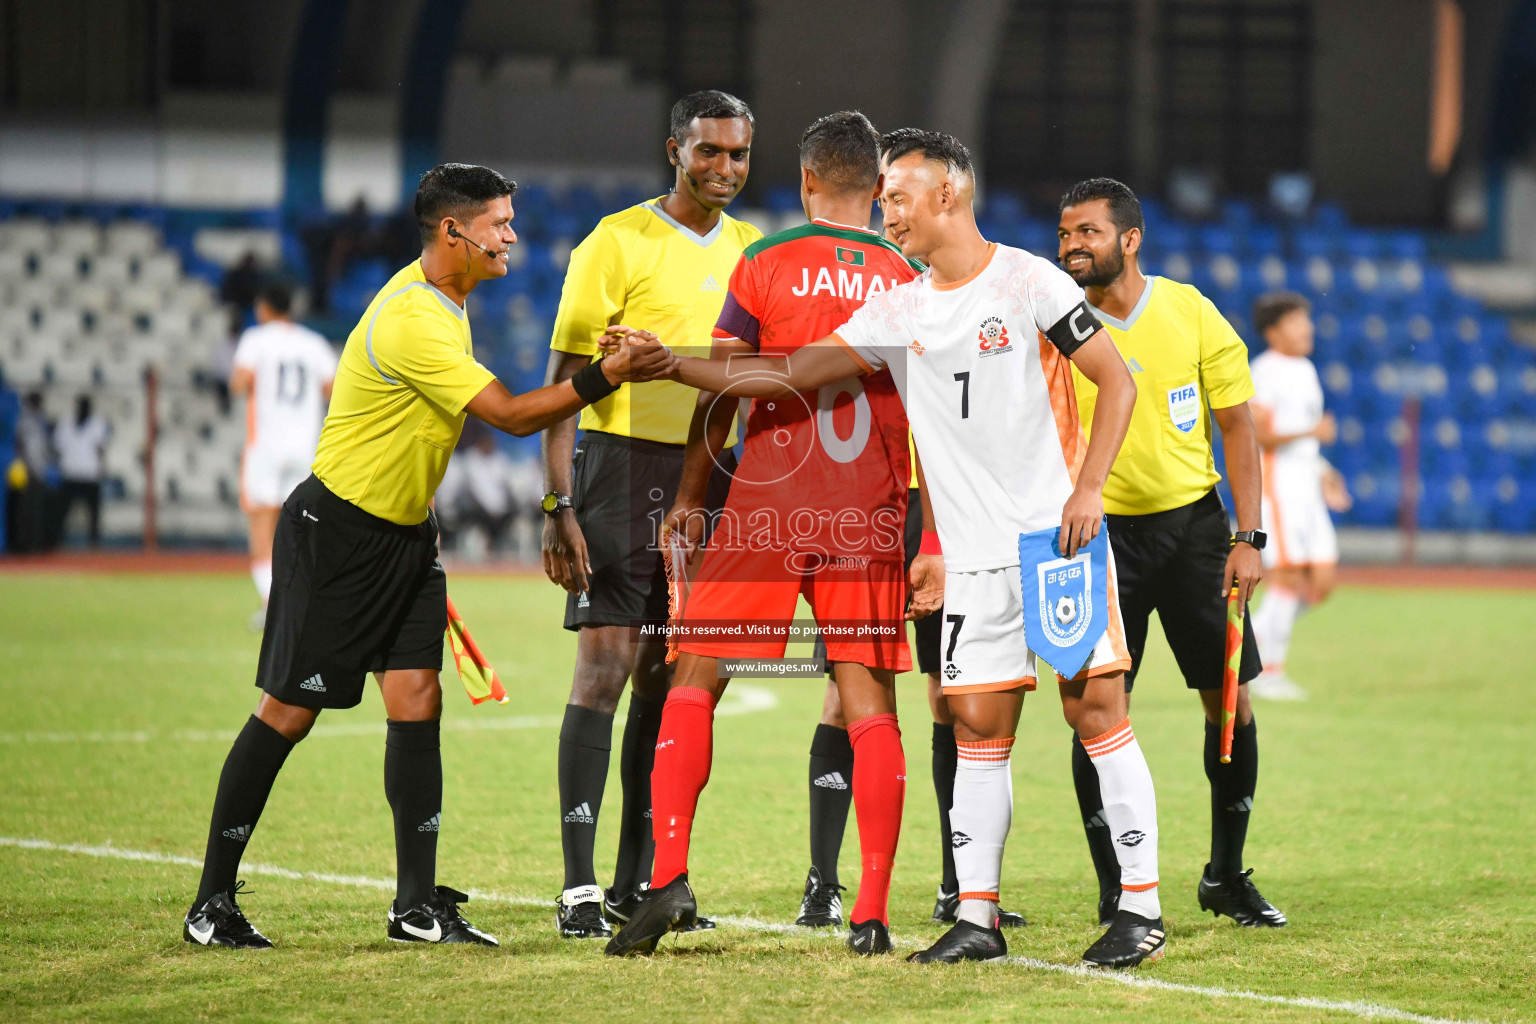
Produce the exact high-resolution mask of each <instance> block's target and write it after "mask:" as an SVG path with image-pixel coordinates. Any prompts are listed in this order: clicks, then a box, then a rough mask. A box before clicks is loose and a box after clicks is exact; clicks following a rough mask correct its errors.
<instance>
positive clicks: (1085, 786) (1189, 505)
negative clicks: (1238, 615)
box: [1057, 178, 1285, 928]
mask: <svg viewBox="0 0 1536 1024" xmlns="http://www.w3.org/2000/svg"><path fill="white" fill-rule="evenodd" d="M1142 231H1143V222H1142V216H1141V203H1140V202H1138V201H1137V199H1136V196H1135V194H1134V193H1133V192H1132V191H1131V190H1130V189H1129V188H1127V187H1126V186H1124V185H1122V184H1121V183H1120V182H1118V181H1114V180H1112V179H1110V178H1093V179H1090V180H1088V181H1084V182H1079V183H1078V184H1077V185H1075V186H1073V188H1072V190H1071V191H1069V192H1068V193H1067V194H1066V195H1065V196H1063V197H1062V200H1061V222H1060V224H1059V226H1058V229H1057V234H1058V239H1059V248H1058V253H1057V255H1058V258H1059V260H1060V262H1061V265H1062V267H1063V269H1065V270H1066V272H1067V273H1068V274H1070V275H1072V278H1073V280H1075V281H1076V282H1077V283H1078V284H1080V285H1082V286H1083V288H1084V290H1085V291H1086V292H1087V293H1088V302H1089V304H1090V305H1091V306H1093V310H1094V312H1095V313H1096V314H1097V315H1098V317H1099V320H1100V321H1102V322H1103V324H1104V326H1105V327H1106V328H1108V330H1109V333H1110V336H1111V337H1112V338H1113V339H1114V341H1115V344H1116V345H1117V346H1118V347H1119V349H1120V354H1121V355H1122V356H1124V357H1125V360H1126V363H1127V364H1128V365H1129V366H1130V370H1131V377H1132V379H1134V380H1135V381H1136V390H1137V401H1136V410H1135V412H1134V414H1133V415H1132V417H1131V426H1130V431H1129V432H1128V434H1127V435H1126V439H1125V443H1124V444H1123V445H1121V447H1120V455H1119V458H1118V459H1116V461H1115V465H1114V468H1113V469H1112V470H1111V471H1110V474H1109V479H1108V481H1107V482H1106V483H1105V485H1104V509H1105V512H1106V513H1107V516H1106V518H1107V521H1108V526H1109V537H1110V541H1111V543H1112V544H1113V545H1114V551H1115V570H1116V573H1117V575H1118V583H1119V593H1120V614H1121V615H1122V616H1124V620H1125V635H1126V641H1127V644H1128V645H1129V647H1130V650H1131V671H1130V672H1129V673H1128V674H1127V675H1126V683H1125V686H1126V689H1127V690H1129V689H1130V688H1131V686H1132V684H1133V683H1134V682H1135V679H1136V673H1137V670H1138V669H1140V667H1141V658H1142V654H1143V652H1144V651H1145V649H1146V640H1147V620H1148V618H1149V617H1150V616H1151V614H1152V612H1154V611H1155V612H1157V617H1158V620H1159V621H1160V622H1161V623H1162V626H1163V636H1164V637H1165V638H1166V639H1167V641H1168V646H1169V647H1170V648H1172V650H1173V656H1174V658H1175V659H1176V660H1177V661H1178V664H1179V670H1180V671H1181V672H1182V673H1183V675H1184V682H1185V684H1186V685H1187V686H1188V687H1189V688H1190V689H1192V690H1195V691H1197V692H1198V693H1199V694H1200V702H1201V704H1202V705H1203V706H1204V709H1205V774H1206V777H1207V778H1208V779H1209V780H1210V783H1211V859H1210V863H1208V864H1207V865H1206V867H1205V872H1204V874H1203V875H1202V876H1201V879H1200V885H1199V889H1198V896H1199V900H1200V906H1201V908H1202V909H1204V910H1209V911H1212V912H1213V913H1215V914H1218V915H1221V914H1225V915H1227V916H1228V917H1231V918H1233V919H1234V920H1236V921H1237V922H1238V923H1239V924H1242V925H1244V926H1247V927H1270V928H1278V927H1281V926H1283V925H1284V924H1285V915H1284V914H1282V913H1280V911H1278V910H1276V909H1275V908H1274V907H1273V906H1271V905H1270V904H1269V902H1268V901H1267V900H1265V899H1264V897H1263V896H1261V895H1260V894H1259V891H1258V889H1256V888H1255V887H1254V885H1253V881H1252V879H1251V878H1250V877H1249V876H1250V875H1251V873H1252V872H1251V871H1244V870H1243V843H1244V840H1245V838H1246V836H1247V833H1248V816H1249V812H1250V810H1251V809H1252V807H1253V793H1254V788H1255V784H1256V783H1257V780H1258V770H1259V754H1258V742H1257V738H1256V728H1255V725H1254V721H1253V711H1252V709H1251V707H1250V706H1249V703H1248V681H1249V680H1250V679H1252V678H1253V677H1254V676H1256V675H1258V674H1259V670H1260V668H1261V666H1260V664H1259V651H1258V646H1257V645H1256V644H1255V642H1254V638H1253V627H1252V626H1251V625H1249V623H1248V619H1247V602H1248V595H1249V594H1251V593H1252V592H1253V588H1254V586H1255V585H1256V584H1257V583H1258V582H1259V577H1260V576H1261V575H1262V574H1263V566H1262V562H1261V558H1260V555H1259V552H1260V550H1261V549H1262V548H1263V547H1264V541H1265V537H1264V534H1263V533H1262V532H1261V531H1260V529H1259V526H1260V522H1259V519H1260V488H1261V484H1260V475H1259V446H1258V438H1257V435H1256V434H1255V432H1254V426H1253V417H1252V415H1251V413H1250V412H1249V410H1248V400H1249V399H1250V398H1252V397H1253V381H1252V380H1251V379H1250V377H1249V375H1248V350H1247V348H1246V347H1245V346H1244V345H1243V342H1242V339H1241V338H1239V337H1238V336H1237V332H1235V331H1234V330H1233V329H1232V327H1231V325H1230V324H1228V323H1227V322H1226V320H1224V319H1223V318H1222V316H1221V314H1220V313H1218V312H1217V311H1216V307H1215V306H1214V305H1212V304H1211V301H1210V300H1209V299H1207V298H1206V297H1205V296H1203V295H1201V294H1200V293H1199V292H1198V291H1196V290H1195V289H1194V288H1192V287H1190V286H1189V285H1185V284H1179V283H1177V282H1175V281H1170V280H1168V279H1167V278H1161V277H1146V276H1144V275H1143V274H1142V273H1141V270H1140V268H1139V267H1138V265H1137V258H1138V256H1137V254H1138V252H1139V251H1140V249H1141V240H1142ZM1073 377H1074V379H1075V381H1076V384H1077V400H1078V405H1079V409H1080V413H1081V416H1082V420H1083V423H1084V425H1085V426H1084V429H1085V430H1086V429H1088V428H1087V424H1089V423H1091V422H1092V420H1093V406H1094V401H1095V398H1096V397H1097V389H1096V388H1095V387H1094V386H1093V384H1092V383H1091V382H1089V381H1088V380H1086V379H1085V378H1084V377H1083V376H1082V375H1081V374H1079V373H1077V372H1076V371H1075V370H1074V372H1073ZM1207 410H1209V412H1207ZM1211 417H1214V418H1215V420H1216V423H1217V424H1218V425H1219V426H1220V428H1221V436H1222V444H1223V448H1224V451H1225V453H1226V464H1227V465H1226V468H1227V479H1228V480H1229V481H1230V483H1231V485H1232V497H1233V501H1234V502H1235V503H1236V505H1237V509H1236V513H1237V532H1236V533H1235V534H1229V532H1228V529H1229V527H1228V520H1227V511H1226V509H1225V508H1223V507H1222V503H1221V498H1220V497H1219V496H1218V495H1217V493H1216V490H1215V487H1216V483H1217V481H1218V480H1219V479H1220V476H1219V475H1218V474H1217V472H1216V466H1215V459H1214V458H1213V456H1212V451H1211V438H1210V434H1209V430H1208V422H1207V421H1208V419H1209V418H1211ZM1234 584H1236V586H1237V588H1238V591H1239V599H1240V600H1241V601H1242V603H1243V606H1244V612H1243V652H1242V665H1241V669H1240V671H1239V673H1238V679H1239V682H1240V683H1241V685H1240V686H1239V688H1238V697H1237V725H1236V728H1235V730H1234V732H1233V740H1232V761H1231V763H1230V764H1222V763H1221V759H1220V756H1219V752H1220V738H1221V729H1220V726H1219V724H1218V723H1219V722H1220V720H1221V717H1220V713H1221V680H1222V673H1223V668H1224V665H1225V662H1226V643H1225V641H1226V600H1227V591H1228V590H1229V589H1230V588H1231V587H1232V586H1233V585H1234ZM1072 778H1073V782H1074V783H1075V784H1076V787H1077V800H1078V805H1079V808H1080V809H1081V811H1082V814H1083V827H1084V829H1085V830H1086V832H1087V834H1088V847H1089V849H1090V850H1091V851H1092V853H1093V862H1094V867H1095V869H1096V870H1097V872H1098V876H1099V918H1100V920H1101V921H1102V922H1105V923H1107V922H1108V920H1109V919H1110V918H1111V917H1113V916H1114V912H1115V907H1116V905H1117V904H1118V901H1119V898H1120V881H1119V867H1118V865H1117V861H1116V858H1115V849H1114V843H1116V842H1121V841H1127V837H1123V836H1121V837H1116V836H1112V835H1110V833H1109V828H1108V827H1107V826H1106V825H1105V816H1104V813H1103V806H1104V802H1103V798H1102V797H1101V796H1100V794H1099V783H1098V775H1097V773H1096V772H1095V771H1094V769H1093V765H1092V764H1091V762H1090V761H1089V758H1088V755H1087V752H1086V751H1084V750H1083V746H1082V744H1081V743H1079V742H1078V741H1077V740H1076V739H1075V738H1074V740H1073V742H1072ZM1129 841H1130V842H1132V843H1134V842H1139V841H1140V837H1139V836H1132V837H1129Z"/></svg>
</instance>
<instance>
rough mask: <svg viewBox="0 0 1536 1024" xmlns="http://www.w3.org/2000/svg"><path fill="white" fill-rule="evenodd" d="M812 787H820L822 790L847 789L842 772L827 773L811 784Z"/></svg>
mask: <svg viewBox="0 0 1536 1024" xmlns="http://www.w3.org/2000/svg"><path fill="white" fill-rule="evenodd" d="M812 785H813V786H820V787H821V788H822V789H847V788H848V780H847V779H845V778H843V773H842V772H827V774H825V775H823V776H821V777H819V778H818V779H817V780H816V781H815V782H813V783H812Z"/></svg>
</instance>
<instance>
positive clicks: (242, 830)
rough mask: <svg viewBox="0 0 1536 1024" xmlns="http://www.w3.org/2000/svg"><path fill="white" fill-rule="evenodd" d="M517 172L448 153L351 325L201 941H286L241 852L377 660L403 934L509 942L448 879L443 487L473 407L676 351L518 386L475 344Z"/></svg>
mask: <svg viewBox="0 0 1536 1024" xmlns="http://www.w3.org/2000/svg"><path fill="white" fill-rule="evenodd" d="M516 189H517V186H516V185H515V184H514V183H513V182H511V181H508V180H507V179H506V178H504V177H502V176H501V175H500V174H498V173H496V172H495V171H493V170H491V169H490V168H487V167H476V166H471V165H467V164H443V165H440V166H438V167H435V168H433V169H432V170H430V171H428V172H427V173H426V174H425V175H423V176H422V179H421V185H420V186H419V188H418V189H417V192H416V202H415V213H416V220H417V223H418V225H419V227H420V229H421V237H422V254H421V259H419V260H417V261H415V262H413V263H412V264H411V265H410V266H408V267H406V268H404V269H403V270H401V271H400V272H399V273H398V274H396V275H395V276H394V277H393V278H392V279H391V280H390V281H389V283H388V284H386V285H385V286H384V288H383V289H382V290H381V291H380V292H379V294H378V295H377V296H376V297H375V298H374V300H373V301H372V302H371V303H369V305H368V309H367V310H366V311H365V312H364V313H363V318H362V320H360V321H359V322H358V325H357V327H356V328H355V329H354V330H353V331H352V334H351V336H350V337H349V338H348V339H347V345H346V349H345V350H344V351H343V353H342V357H341V363H340V366H339V368H338V370H337V373H336V381H335V388H334V390H333V392H332V394H331V406H330V412H329V413H328V415H327V416H326V420H325V426H324V428H323V430H322V432H321V435H320V443H319V448H318V450H317V452H316V455H315V462H314V467H313V469H314V473H313V475H312V476H310V477H309V478H308V479H307V480H305V481H304V482H303V483H301V484H299V485H298V486H297V487H296V488H294V490H293V493H292V494H291V495H289V497H288V500H287V502H286V503H285V504H284V506H283V511H282V514H281V515H280V516H279V517H278V523H277V531H276V537H275V539H274V541H273V562H272V570H273V586H272V597H271V600H270V601H269V603H268V605H267V620H266V630H265V632H264V633H263V635H262V640H261V660H260V663H259V665H258V667H257V672H256V676H257V685H258V686H259V687H261V688H262V690H263V691H264V692H263V694H262V697H261V701H260V703H259V704H258V705H257V707H256V713H255V714H254V715H252V716H251V717H250V718H249V719H248V720H247V721H246V724H245V727H244V728H243V729H242V730H241V732H240V734H239V736H237V737H236V739H235V743H234V746H233V747H231V749H230V752H229V756H228V757H227V758H226V759H225V762H224V770H223V772H222V773H221V774H220V776H219V786H218V791H217V794H216V796H215V797H214V804H213V815H212V821H211V823H210V825H209V829H208V846H207V853H206V855H205V857H204V860H203V875H202V881H201V883H200V884H199V888H198V894H197V898H196V901H195V902H194V903H193V906H192V909H191V910H190V911H189V912H188V914H187V916H186V920H185V922H184V924H183V927H182V937H183V938H184V939H185V940H186V941H188V942H192V943H196V944H198V945H202V946H223V947H226V948H232V949H266V948H269V947H270V946H271V945H272V943H271V942H270V941H268V940H267V938H266V937H265V936H263V935H262V934H261V933H260V932H258V931H257V930H256V929H255V928H254V927H252V926H251V924H250V922H249V921H247V920H246V918H245V915H244V914H243V913H242V912H241V910H240V907H239V905H238V904H237V903H236V901H235V897H236V893H237V892H239V891H240V886H241V885H242V884H243V883H237V882H236V880H235V875H236V873H237V871H238V870H239V866H240V858H241V855H242V854H243V853H244V852H245V848H246V846H247V844H248V843H249V841H250V838H251V833H252V831H253V830H254V829H255V827H256V822H257V820H258V819H259V818H260V816H261V811H262V808H263V807H264V806H265V805H266V802H267V796H268V794H269V793H270V792H271V791H272V784H273V783H274V782H275V781H276V779H277V773H278V771H279V770H280V769H281V768H282V766H283V762H284V760H286V759H287V756H288V752H289V751H291V750H292V749H293V747H294V744H296V743H298V742H299V741H300V740H302V739H303V738H304V737H305V736H306V735H307V734H308V733H309V730H310V728H311V727H312V726H313V725H314V724H315V719H316V718H317V717H319V714H320V711H321V710H322V709H324V708H350V707H355V706H356V705H357V704H358V702H359V701H360V700H361V699H362V695H363V686H364V681H365V679H366V677H367V675H368V673H370V672H371V673H373V674H374V677H375V678H376V679H377V680H378V682H379V689H380V691H381V692H382V694H383V697H384V710H385V712H386V714H387V715H388V716H389V721H388V724H387V730H386V736H387V738H386V740H385V752H384V792H385V795H386V796H387V797H388V799H389V805H390V809H391V811H392V812H393V814H394V825H395V858H396V866H397V870H398V875H397V889H396V895H395V901H394V903H393V905H391V907H390V908H389V914H388V934H389V937H390V938H391V939H392V940H395V941H397V942H443V943H469V944H478V945H487V946H494V945H496V940H495V939H494V938H492V937H491V936H490V935H487V934H486V933H485V932H482V931H480V930H479V929H478V928H475V927H474V926H472V925H471V924H469V922H467V921H465V920H464V918H463V917H462V916H461V915H460V914H459V911H458V904H460V903H463V902H464V901H465V900H466V899H468V897H467V896H465V895H464V894H463V893H461V892H457V891H455V890H453V889H450V888H448V887H447V886H442V885H437V884H436V870H437V833H438V828H439V827H440V825H441V816H442V798H443V765H442V757H441V754H440V751H439V747H438V718H439V717H440V716H441V714H442V689H441V687H440V686H439V683H438V673H439V672H440V671H441V669H442V665H443V632H444V630H445V629H446V628H447V585H446V579H445V577H444V574H443V567H442V565H441V564H440V563H439V562H438V560H437V519H436V517H435V516H433V514H432V511H431V503H432V495H433V493H434V492H436V490H437V487H438V484H440V483H441V482H442V479H443V472H444V470H446V469H447V467H448V457H449V455H450V454H452V452H453V448H454V445H455V444H456V443H457V442H458V439H459V432H460V430H461V429H462V428H463V426H464V417H465V415H466V414H473V415H474V416H475V417H477V418H479V419H481V420H484V421H485V422H486V423H488V424H490V425H491V426H493V427H497V428H499V429H501V430H505V431H507V432H508V433H513V434H518V435H520V436H526V435H528V434H531V433H533V432H534V431H537V430H541V429H543V428H544V427H546V426H548V425H549V424H551V423H554V422H557V421H559V420H562V419H565V418H566V417H568V416H570V415H572V414H573V413H575V412H576V411H577V410H579V409H581V408H582V407H583V406H584V405H586V404H587V403H588V402H593V401H597V400H599V399H602V398H605V397H607V396H608V395H610V394H612V393H613V391H614V390H615V389H616V388H617V387H618V386H619V384H620V383H621V382H623V381H626V380H630V379H646V378H647V376H648V374H649V373H650V372H651V371H655V370H658V369H661V368H664V367H667V366H669V365H670V364H671V362H672V360H673V359H674V357H673V356H672V355H671V353H669V352H667V351H666V350H665V349H663V348H662V347H660V346H649V347H646V348H641V347H639V346H636V347H632V348H631V349H630V350H628V351H625V352H619V353H615V354H614V355H610V356H608V357H607V358H605V359H603V360H601V364H599V363H596V362H589V364H588V365H587V366H585V367H583V368H581V369H580V371H579V372H577V373H575V374H573V375H572V376H571V377H570V379H569V380H566V381H562V382H561V383H558V384H555V385H552V386H549V387H544V388H540V389H538V390H537V391H533V392H529V393H528V394H524V395H517V396H515V397H514V396H513V395H512V394H511V393H509V392H508V391H507V389H506V388H505V387H503V386H502V385H501V384H500V382H498V381H497V380H496V378H495V377H494V376H493V375H492V374H491V372H490V371H489V370H487V369H486V368H485V367H483V366H481V365H480V364H479V363H477V362H476V361H475V358H474V348H473V345H472V343H471V340H470V334H469V320H468V317H467V316H466V313H465V309H464V303H465V301H466V299H467V297H468V295H469V293H470V292H471V291H473V290H474V288H475V286H476V285H478V284H479V283H480V282H481V281H485V280H488V279H490V278H495V277H502V276H504V275H505V274H506V272H507V263H506V255H507V252H508V250H509V249H510V248H511V246H512V245H513V244H514V243H515V242H516V241H517V235H516V234H514V233H513V231H512V193H513V192H514V191H516Z"/></svg>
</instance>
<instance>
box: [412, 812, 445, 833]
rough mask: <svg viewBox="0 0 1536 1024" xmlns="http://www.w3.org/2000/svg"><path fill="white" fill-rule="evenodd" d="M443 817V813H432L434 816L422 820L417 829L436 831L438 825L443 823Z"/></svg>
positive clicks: (419, 830) (418, 830) (420, 830)
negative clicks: (441, 820) (441, 819)
mask: <svg viewBox="0 0 1536 1024" xmlns="http://www.w3.org/2000/svg"><path fill="white" fill-rule="evenodd" d="M441 817H442V815H440V814H434V815H432V817H430V818H428V819H427V820H426V821H424V822H422V823H421V824H420V825H417V826H416V831H417V832H436V831H437V827H438V825H439V824H440V823H441V822H440V820H439V819H440V818H441Z"/></svg>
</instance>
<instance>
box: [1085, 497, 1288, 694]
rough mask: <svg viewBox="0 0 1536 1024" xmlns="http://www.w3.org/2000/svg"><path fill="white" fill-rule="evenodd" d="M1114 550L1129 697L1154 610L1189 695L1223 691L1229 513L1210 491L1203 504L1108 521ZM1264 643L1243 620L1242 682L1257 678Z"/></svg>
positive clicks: (1200, 501)
mask: <svg viewBox="0 0 1536 1024" xmlns="http://www.w3.org/2000/svg"><path fill="white" fill-rule="evenodd" d="M1106 519H1107V520H1108V522H1109V539H1110V543H1111V544H1113V545H1114V550H1115V575H1116V579H1117V580H1118V583H1119V588H1118V589H1119V592H1120V615H1121V617H1122V619H1123V620H1124V622H1125V641H1126V644H1127V646H1129V647H1130V649H1131V670H1130V672H1128V673H1126V676H1125V688H1126V691H1127V692H1129V691H1130V689H1131V686H1132V685H1133V684H1134V683H1135V682H1136V673H1137V672H1138V671H1139V670H1140V669H1141V656H1142V653H1143V652H1144V651H1145V650H1146V647H1147V620H1148V619H1149V618H1150V617H1151V615H1152V613H1153V612H1154V611H1155V612H1157V617H1158V619H1159V620H1160V621H1161V622H1162V624H1163V636H1164V637H1166V638H1167V640H1168V646H1169V647H1170V648H1172V650H1173V656H1174V658H1175V659H1177V660H1178V663H1179V671H1181V672H1183V673H1184V683H1185V685H1186V686H1188V687H1189V688H1190V689H1192V690H1219V689H1221V677H1222V674H1223V671H1224V668H1225V666H1226V660H1227V650H1226V646H1227V645H1226V638H1227V601H1226V596H1225V594H1224V593H1223V591H1222V574H1223V573H1225V572H1226V567H1227V553H1228V551H1229V550H1230V548H1231V543H1230V542H1231V534H1230V532H1229V531H1228V524H1227V512H1226V509H1225V508H1223V507H1222V504H1221V498H1220V497H1219V496H1218V495H1217V494H1216V492H1215V491H1214V490H1213V491H1210V492H1208V493H1207V494H1206V495H1205V497H1203V498H1201V499H1200V500H1199V501H1195V502H1191V503H1190V504H1188V505H1183V506H1181V507H1179V508H1173V509H1169V510H1168V511H1166V512H1154V513H1151V514H1149V515H1144V516H1107V517H1106ZM1262 667H1263V666H1262V664H1261V663H1260V661H1259V646H1258V644H1257V643H1256V642H1255V641H1254V639H1253V625H1252V624H1251V623H1250V622H1249V621H1248V616H1247V614H1246V612H1245V613H1244V615H1243V660H1242V665H1241V667H1240V668H1239V670H1238V679H1239V680H1240V681H1242V682H1245V683H1246V682H1248V680H1250V679H1252V678H1253V677H1254V676H1256V675H1258V674H1259V671H1260V669H1261V668H1262Z"/></svg>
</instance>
